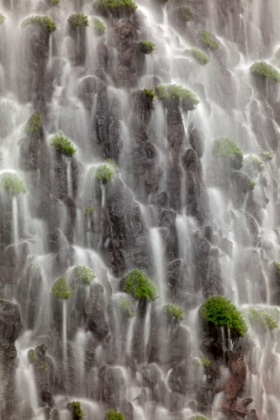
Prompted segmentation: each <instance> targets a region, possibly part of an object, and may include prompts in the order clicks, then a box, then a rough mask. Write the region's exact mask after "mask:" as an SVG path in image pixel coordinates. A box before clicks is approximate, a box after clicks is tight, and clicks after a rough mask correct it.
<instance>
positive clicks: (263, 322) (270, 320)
mask: <svg viewBox="0 0 280 420" xmlns="http://www.w3.org/2000/svg"><path fill="white" fill-rule="evenodd" d="M246 313H247V316H248V320H249V322H250V323H251V324H253V325H254V326H256V327H257V328H258V327H260V328H262V329H265V330H274V329H276V328H278V324H277V322H276V320H275V318H274V317H273V316H272V315H270V314H269V313H268V311H266V310H265V309H257V308H254V307H253V306H252V307H251V308H249V310H248V311H247V312H246Z"/></svg>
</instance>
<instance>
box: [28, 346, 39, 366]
mask: <svg viewBox="0 0 280 420" xmlns="http://www.w3.org/2000/svg"><path fill="white" fill-rule="evenodd" d="M27 358H28V361H29V363H31V364H34V363H36V362H37V353H36V350H34V349H30V350H28V353H27Z"/></svg>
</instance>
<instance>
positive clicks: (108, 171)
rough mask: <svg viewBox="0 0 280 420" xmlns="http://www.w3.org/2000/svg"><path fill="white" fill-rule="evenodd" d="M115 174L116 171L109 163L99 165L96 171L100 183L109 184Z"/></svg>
mask: <svg viewBox="0 0 280 420" xmlns="http://www.w3.org/2000/svg"><path fill="white" fill-rule="evenodd" d="M114 176H115V171H114V170H113V168H112V167H110V166H108V165H99V166H98V168H97V170H96V172H95V177H96V179H97V180H98V182H99V183H100V184H103V185H105V184H107V183H108V182H110V181H111V180H112V179H113V178H114Z"/></svg>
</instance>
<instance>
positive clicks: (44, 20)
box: [21, 15, 56, 34]
mask: <svg viewBox="0 0 280 420" xmlns="http://www.w3.org/2000/svg"><path fill="white" fill-rule="evenodd" d="M29 25H39V26H41V27H42V28H44V29H46V30H47V32H48V33H49V34H52V33H53V32H54V31H55V30H56V23H55V21H54V20H53V19H52V18H51V17H49V16H39V15H37V16H30V17H28V18H26V19H24V21H23V22H22V23H21V27H22V28H25V27H26V26H29Z"/></svg>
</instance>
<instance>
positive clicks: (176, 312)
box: [163, 303, 184, 322]
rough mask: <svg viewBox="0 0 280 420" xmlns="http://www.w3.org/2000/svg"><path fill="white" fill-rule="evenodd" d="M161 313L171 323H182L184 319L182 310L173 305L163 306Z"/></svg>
mask: <svg viewBox="0 0 280 420" xmlns="http://www.w3.org/2000/svg"><path fill="white" fill-rule="evenodd" d="M163 312H164V313H165V315H166V316H167V318H168V319H169V320H170V321H171V320H173V321H177V322H178V321H182V320H183V319H184V310H183V309H182V308H180V306H177V305H174V304H173V303H168V304H167V305H164V307H163Z"/></svg>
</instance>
